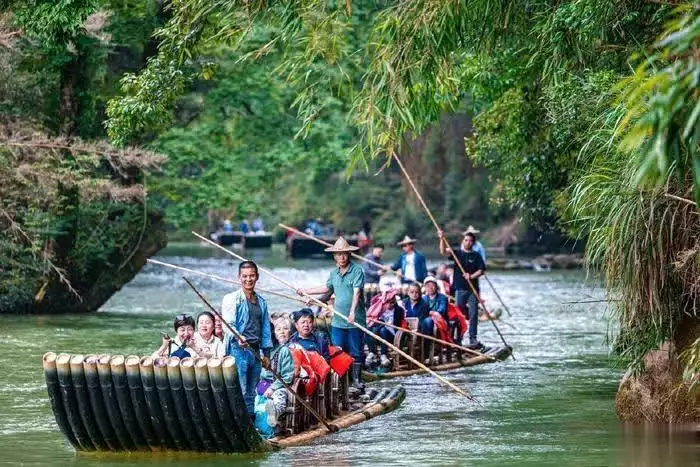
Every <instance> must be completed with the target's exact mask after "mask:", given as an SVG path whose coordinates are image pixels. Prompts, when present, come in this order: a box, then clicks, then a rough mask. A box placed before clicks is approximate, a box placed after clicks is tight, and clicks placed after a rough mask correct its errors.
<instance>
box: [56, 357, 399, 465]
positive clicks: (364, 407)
mask: <svg viewBox="0 0 700 467" xmlns="http://www.w3.org/2000/svg"><path fill="white" fill-rule="evenodd" d="M43 367H44V377H45V379H46V387H47V390H48V395H49V401H50V404H51V408H52V410H53V413H54V417H55V419H56V423H57V425H58V427H59V429H60V430H61V432H62V433H63V435H64V436H65V438H66V439H67V441H68V442H69V443H70V444H71V445H72V446H73V448H75V449H76V451H79V452H109V451H113V452H124V451H150V452H153V451H190V452H222V453H247V452H265V451H271V450H275V449H279V448H284V447H288V446H298V445H303V444H306V443H309V442H311V441H313V440H314V439H317V438H319V437H322V436H325V435H327V434H328V433H329V430H328V429H327V428H325V427H323V426H320V425H318V426H317V425H316V420H314V419H313V417H312V416H311V414H309V413H308V411H307V410H306V409H304V407H303V406H302V404H301V403H299V402H298V401H296V400H295V396H293V395H290V397H289V401H288V407H287V413H286V416H285V425H284V427H283V428H284V431H283V433H284V436H280V437H277V438H273V439H271V440H264V439H263V438H262V437H261V436H260V435H259V434H258V432H257V431H256V429H255V427H254V426H253V423H252V421H251V420H250V417H249V416H248V413H247V410H246V408H245V404H244V402H243V394H242V392H241V388H240V384H239V381H238V373H237V368H236V363H235V360H234V359H233V358H232V357H225V358H223V359H221V358H209V359H206V358H197V359H192V358H184V359H182V360H180V359H179V358H177V357H170V358H159V359H152V358H151V357H142V358H140V357H137V356H127V357H125V356H122V355H114V356H110V355H100V356H96V355H85V356H84V355H70V354H58V355H57V354H55V353H53V352H48V353H46V354H45V355H44V357H43ZM348 386H349V381H348V379H347V375H345V377H343V378H341V377H339V376H338V375H337V374H335V373H333V372H331V374H330V375H329V377H328V378H327V380H326V381H325V382H323V383H321V384H320V385H319V387H318V389H317V390H316V392H315V393H314V394H313V395H309V396H306V395H305V394H304V393H303V388H304V385H303V384H300V381H299V380H296V381H295V382H294V384H293V387H294V389H295V390H296V391H297V394H299V396H300V397H305V398H306V400H307V401H308V402H310V403H311V405H312V406H313V407H314V408H315V409H316V410H317V411H318V412H320V413H321V414H322V415H323V417H324V418H326V419H328V420H329V421H330V423H331V426H332V427H335V428H337V429H343V428H347V427H350V426H352V425H356V424H358V423H361V422H363V421H365V420H368V419H370V418H373V417H376V416H378V415H381V414H384V413H387V412H390V411H392V410H394V409H395V408H396V407H398V406H399V405H400V404H401V402H402V401H403V399H404V398H405V390H404V389H403V388H402V387H400V386H397V387H396V388H394V389H392V390H389V389H386V390H383V391H380V392H378V391H376V390H372V391H368V396H369V397H367V398H366V401H365V402H363V403H362V404H361V407H356V409H355V410H352V411H350V410H349V402H348V399H347V392H348V391H347V388H348Z"/></svg>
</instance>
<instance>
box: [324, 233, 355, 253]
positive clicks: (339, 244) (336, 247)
mask: <svg viewBox="0 0 700 467" xmlns="http://www.w3.org/2000/svg"><path fill="white" fill-rule="evenodd" d="M356 250H359V248H358V247H356V246H352V245H350V244H349V243H348V242H347V240H345V239H344V238H343V237H338V240H336V241H335V243H334V244H333V246H329V247H328V248H326V249H325V250H324V251H327V252H328V253H347V252H350V251H356Z"/></svg>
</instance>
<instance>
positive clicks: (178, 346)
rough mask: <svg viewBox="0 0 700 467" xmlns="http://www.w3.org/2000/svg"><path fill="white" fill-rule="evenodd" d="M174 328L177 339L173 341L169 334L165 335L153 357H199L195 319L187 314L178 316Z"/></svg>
mask: <svg viewBox="0 0 700 467" xmlns="http://www.w3.org/2000/svg"><path fill="white" fill-rule="evenodd" d="M174 327H175V334H176V335H175V339H171V338H170V336H168V335H167V334H166V335H164V336H163V342H162V343H161V344H160V347H159V348H158V350H156V351H155V352H153V353H152V354H151V357H152V358H158V357H179V358H185V357H198V356H199V354H198V353H197V350H196V344H195V343H194V319H193V318H192V317H191V316H190V315H187V314H181V315H177V316H176V317H175V323H174Z"/></svg>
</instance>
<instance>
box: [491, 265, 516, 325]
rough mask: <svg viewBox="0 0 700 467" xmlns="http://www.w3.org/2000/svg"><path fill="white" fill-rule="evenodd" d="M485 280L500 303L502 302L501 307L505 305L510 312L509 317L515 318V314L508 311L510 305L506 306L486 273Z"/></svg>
mask: <svg viewBox="0 0 700 467" xmlns="http://www.w3.org/2000/svg"><path fill="white" fill-rule="evenodd" d="M484 279H486V282H488V284H489V287H491V290H492V291H493V293H494V294H495V295H496V298H498V301H499V302H501V305H503V308H505V310H506V311H507V312H508V316H513V314H512V313H511V312H510V309H508V305H506V304H505V302H504V301H503V299H502V298H501V296H500V295H499V293H498V292H497V291H496V287H494V286H493V283H492V282H491V279H489V276H487V275H486V273H484Z"/></svg>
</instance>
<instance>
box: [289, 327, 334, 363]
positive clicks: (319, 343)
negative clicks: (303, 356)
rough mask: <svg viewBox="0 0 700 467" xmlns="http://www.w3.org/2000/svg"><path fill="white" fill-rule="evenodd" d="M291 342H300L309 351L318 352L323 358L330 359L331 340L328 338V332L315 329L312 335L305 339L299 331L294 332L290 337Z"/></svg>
mask: <svg viewBox="0 0 700 467" xmlns="http://www.w3.org/2000/svg"><path fill="white" fill-rule="evenodd" d="M289 343H290V344H298V345H299V346H301V348H303V349H304V350H306V351H307V352H318V353H319V354H321V356H322V357H323V358H325V359H326V361H328V360H329V359H330V358H331V356H330V350H329V346H330V344H331V343H330V340H329V339H328V334H326V333H325V332H321V331H314V332H313V334H311V336H310V337H308V338H306V339H303V338H302V337H301V336H300V335H299V333H298V332H295V333H294V334H292V337H290V338H289Z"/></svg>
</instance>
